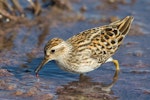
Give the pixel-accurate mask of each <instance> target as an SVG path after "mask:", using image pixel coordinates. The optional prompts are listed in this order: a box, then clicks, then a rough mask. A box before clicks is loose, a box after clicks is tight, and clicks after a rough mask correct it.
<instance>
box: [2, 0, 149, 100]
mask: <svg viewBox="0 0 150 100" xmlns="http://www.w3.org/2000/svg"><path fill="white" fill-rule="evenodd" d="M126 1H128V3H129V4H117V9H116V6H115V9H113V8H114V7H112V6H111V5H110V6H105V7H101V5H103V4H104V2H103V1H101V2H100V1H99V0H93V1H90V0H82V1H80V0H79V1H78V2H74V3H72V5H73V8H74V10H75V11H76V12H78V10H79V9H80V7H82V5H86V7H87V11H85V12H84V13H83V15H84V16H85V18H86V19H85V20H83V21H75V22H71V23H69V22H67V23H66V24H64V23H63V24H62V25H61V24H58V25H56V26H55V27H48V29H47V31H48V33H47V34H44V32H43V30H46V28H45V29H40V28H39V27H37V26H34V27H31V28H29V27H21V28H20V29H19V31H17V32H16V33H17V35H16V37H15V39H14V40H12V41H11V48H10V49H7V50H5V49H4V50H2V51H1V52H0V56H1V58H0V59H1V60H0V66H1V67H2V68H3V69H7V70H8V71H9V72H10V73H12V74H13V75H10V76H4V77H0V80H5V82H6V83H7V84H8V87H9V86H10V87H11V86H12V87H13V86H14V88H13V89H11V88H3V87H4V86H3V85H1V86H0V99H3V100H14V99H15V100H20V99H21V100H32V99H33V100H34V99H35V100H36V99H37V98H42V97H43V98H44V99H45V98H46V97H49V95H52V96H53V99H54V100H55V99H56V100H91V99H92V100H100V99H102V100H106V99H107V100H149V99H150V85H149V84H150V60H149V57H150V47H149V43H150V39H149V38H150V33H149V31H150V29H149V25H150V24H149V23H150V19H149V16H150V15H149V11H150V7H149V4H150V1H149V0H131V1H134V2H133V3H130V2H131V1H130V0H126ZM116 15H117V16H118V17H119V18H123V17H125V16H127V15H132V16H134V17H135V20H134V22H133V26H132V29H131V30H132V31H131V32H130V33H129V35H128V36H127V37H126V39H125V40H124V43H123V45H122V46H121V47H120V49H119V50H118V52H117V53H116V54H115V55H114V58H115V59H118V60H119V62H120V69H121V71H120V72H119V73H118V75H117V78H118V79H117V78H116V79H114V78H113V76H114V74H115V67H114V65H113V64H112V63H107V64H104V65H102V66H101V67H100V68H98V69H96V70H95V71H92V72H89V73H87V74H86V75H85V76H84V77H83V78H82V79H80V78H79V75H78V74H72V73H68V72H65V71H63V70H61V69H60V68H58V66H57V65H56V63H55V62H54V61H52V62H49V63H48V64H46V65H45V66H44V68H43V69H42V70H41V71H40V73H39V76H40V77H39V79H37V78H36V77H35V74H34V72H33V71H34V70H35V68H36V67H37V66H38V65H39V64H40V62H41V61H42V59H43V47H44V45H45V43H46V42H47V41H48V40H49V39H51V38H53V37H61V38H63V39H67V38H69V37H71V36H73V35H74V34H76V33H78V32H80V31H83V30H85V29H88V28H92V27H96V26H100V25H104V24H108V23H109V22H108V21H107V22H101V20H100V19H101V18H102V17H104V16H106V17H108V18H109V16H116ZM99 22H100V23H99ZM136 24H137V25H138V27H137V26H134V25H136ZM10 34H14V33H10ZM42 36H43V38H42ZM8 37H9V35H8ZM0 83H1V82H0ZM16 91H21V92H22V94H21V95H16ZM32 92H34V93H32ZM46 94H49V95H48V96H47V95H46ZM39 96H41V97H39ZM44 96H45V97H44ZM43 98H42V99H43ZM37 100H38V99H37ZM39 100H40V99H39Z"/></svg>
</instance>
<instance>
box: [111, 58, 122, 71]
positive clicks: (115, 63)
mask: <svg viewBox="0 0 150 100" xmlns="http://www.w3.org/2000/svg"><path fill="white" fill-rule="evenodd" d="M112 62H113V63H114V65H115V67H116V70H117V71H119V70H120V68H119V63H118V60H114V59H113V60H112Z"/></svg>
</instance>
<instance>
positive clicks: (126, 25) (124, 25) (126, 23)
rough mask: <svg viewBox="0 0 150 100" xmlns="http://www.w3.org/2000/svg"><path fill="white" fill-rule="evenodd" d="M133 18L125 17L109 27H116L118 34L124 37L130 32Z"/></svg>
mask: <svg viewBox="0 0 150 100" xmlns="http://www.w3.org/2000/svg"><path fill="white" fill-rule="evenodd" d="M133 19H134V17H133V16H127V17H125V18H123V19H122V20H118V21H116V22H113V23H111V24H110V25H115V26H117V29H118V30H119V31H120V34H122V35H126V34H127V33H128V31H129V30H130V27H131V23H132V22H133Z"/></svg>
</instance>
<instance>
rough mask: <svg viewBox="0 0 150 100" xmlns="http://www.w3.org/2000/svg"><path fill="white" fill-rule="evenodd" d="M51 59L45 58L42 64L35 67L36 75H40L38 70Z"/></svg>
mask: <svg viewBox="0 0 150 100" xmlns="http://www.w3.org/2000/svg"><path fill="white" fill-rule="evenodd" d="M48 61H49V60H48V59H46V58H44V59H43V61H42V62H41V64H40V65H39V66H38V67H37V68H36V69H35V73H36V75H38V72H39V71H40V70H41V69H42V67H43V66H44V65H45V64H46V63H47V62H48Z"/></svg>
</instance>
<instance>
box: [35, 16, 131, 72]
mask: <svg viewBox="0 0 150 100" xmlns="http://www.w3.org/2000/svg"><path fill="white" fill-rule="evenodd" d="M132 21H133V17H132V16H127V17H126V18H124V19H122V20H118V21H116V22H113V23H111V24H109V25H105V26H101V27H96V28H92V29H88V30H85V31H83V32H80V33H79V34H77V35H75V36H73V37H71V38H69V39H68V40H66V41H64V40H63V39H60V38H54V39H52V40H50V41H48V43H47V44H46V46H45V48H44V51H45V58H44V60H43V61H42V63H41V64H40V66H39V67H37V69H36V70H35V73H36V74H37V73H38V72H39V70H40V69H41V68H42V66H44V64H46V63H47V62H48V61H51V60H55V61H56V62H57V63H58V65H59V66H60V67H61V68H62V69H64V70H66V71H69V72H74V73H86V72H89V71H92V70H94V69H96V68H98V67H100V65H101V64H104V63H106V62H113V63H114V64H115V66H116V70H119V64H118V61H117V60H114V59H113V58H112V56H113V55H114V54H115V52H116V51H117V49H118V48H119V46H120V45H121V43H122V41H123V39H124V38H125V36H126V35H127V33H128V31H129V29H130V27H131V23H132Z"/></svg>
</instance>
